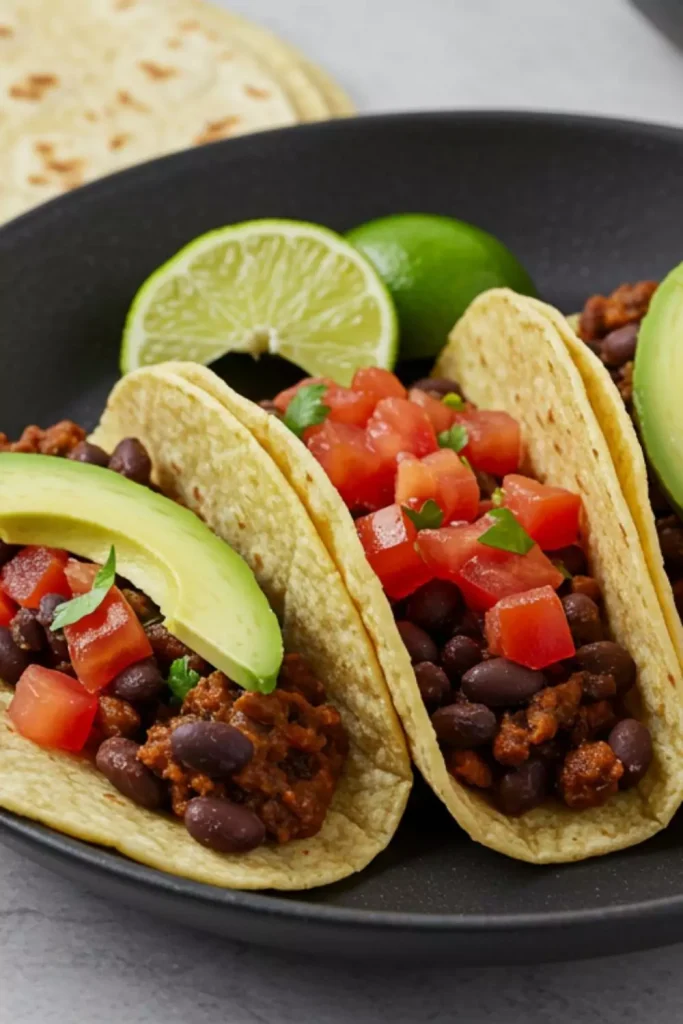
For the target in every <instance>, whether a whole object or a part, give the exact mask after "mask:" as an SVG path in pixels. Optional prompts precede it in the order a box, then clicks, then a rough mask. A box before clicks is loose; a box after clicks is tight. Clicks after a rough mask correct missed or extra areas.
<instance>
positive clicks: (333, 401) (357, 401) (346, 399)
mask: <svg viewBox="0 0 683 1024" xmlns="http://www.w3.org/2000/svg"><path fill="white" fill-rule="evenodd" d="M323 401H324V403H325V405H326V406H327V407H328V408H329V410H330V411H329V414H328V417H327V418H328V419H329V420H331V421H332V422H333V423H349V424H351V425H352V426H354V427H364V426H365V424H366V423H367V422H368V420H369V419H370V416H371V415H372V413H373V412H374V410H375V406H376V405H377V400H376V399H375V397H374V395H369V394H366V393H365V392H363V391H352V390H351V388H343V387H341V386H339V385H338V384H331V385H330V386H329V387H328V389H327V391H326V392H325V394H324V396H323Z"/></svg>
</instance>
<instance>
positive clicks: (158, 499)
mask: <svg viewBox="0 0 683 1024" xmlns="http://www.w3.org/2000/svg"><path fill="white" fill-rule="evenodd" d="M0 539H2V540H4V541H5V542H7V543H9V544H44V545H46V546H49V547H56V548H64V549H65V550H67V551H71V552H73V553H74V554H76V555H80V556H82V557H84V558H89V559H92V560H93V561H95V562H104V561H105V559H106V557H107V554H108V552H109V549H110V547H111V545H112V544H113V545H114V546H115V547H116V561H117V570H118V572H120V573H121V575H122V576H125V577H126V578H127V579H129V580H131V581H132V582H133V583H134V584H135V585H136V586H137V587H139V588H140V589H141V590H143V591H144V592H145V593H146V594H147V595H148V596H149V597H151V598H152V599H153V600H154V601H155V602H156V603H157V604H158V605H159V607H160V608H161V611H162V612H163V614H164V616H165V623H164V624H165V626H166V628H167V629H168V630H169V632H171V633H172V634H173V635H174V636H176V637H178V639H179V640H182V641H183V642H184V643H186V644H187V645H188V646H189V647H191V648H192V650H193V651H196V652H197V654H200V655H201V656H202V657H203V658H205V659H206V660H207V661H208V662H209V663H210V664H211V665H215V666H216V668H217V669H221V670H222V671H223V672H225V674H226V675H227V676H229V677H230V679H233V680H234V681H235V682H236V683H239V685H240V686H243V687H244V688H245V689H247V690H259V691H261V692H262V693H270V692H271V691H272V690H273V689H274V688H275V685H276V682H277V676H278V672H279V670H280V665H281V663H282V635H281V633H280V626H279V624H278V621H277V618H276V616H275V613H274V612H273V610H272V609H271V607H270V605H269V604H268V601H267V600H266V597H265V595H264V594H263V593H262V591H261V590H260V589H259V586H258V584H257V582H256V579H255V577H254V575H253V573H252V571H251V569H250V568H249V566H248V565H247V563H246V562H245V561H244V560H243V559H242V558H241V557H240V556H239V555H238V554H237V553H236V552H235V551H233V550H232V548H230V547H229V546H228V545H227V544H225V543H224V542H223V541H222V540H219V539H218V537H216V536H215V535H214V534H213V533H212V532H211V530H209V528H208V527H207V526H206V525H205V524H204V523H203V522H202V521H201V520H200V519H198V518H197V516H196V515H195V514H194V513H193V512H190V511H189V509H186V508H183V507H182V506H180V505H178V504H176V503H175V502H173V501H171V500H170V499H169V498H165V497H163V495H161V494H156V493H155V492H154V491H151V490H150V489H149V488H148V487H142V486H141V485H140V484H135V483H133V482H132V481H130V480H127V479H125V477H122V476H119V475H118V474H117V473H113V472H112V471H111V470H109V469H102V468H100V467H98V466H90V465H86V464H84V463H81V462H73V461H70V460H69V459H59V458H55V457H54V456H49V455H23V454H18V453H2V454H0Z"/></svg>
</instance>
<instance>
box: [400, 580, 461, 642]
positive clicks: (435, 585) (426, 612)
mask: <svg viewBox="0 0 683 1024" xmlns="http://www.w3.org/2000/svg"><path fill="white" fill-rule="evenodd" d="M461 611H462V597H461V595H460V591H459V590H458V588H457V587H456V585H455V583H450V582H449V581H448V580H430V581H429V583H425V584H424V586H422V587H420V588H419V589H418V590H416V591H415V593H413V594H411V595H410V597H409V598H408V600H407V601H406V611H405V617H406V619H408V620H409V621H410V622H414V623H415V625H416V626H420V628H421V629H424V630H425V631H426V632H427V633H429V635H430V636H432V637H433V636H435V635H437V636H448V634H449V633H450V631H451V630H452V628H453V626H454V625H455V623H456V621H457V619H458V616H459V615H460V613H461Z"/></svg>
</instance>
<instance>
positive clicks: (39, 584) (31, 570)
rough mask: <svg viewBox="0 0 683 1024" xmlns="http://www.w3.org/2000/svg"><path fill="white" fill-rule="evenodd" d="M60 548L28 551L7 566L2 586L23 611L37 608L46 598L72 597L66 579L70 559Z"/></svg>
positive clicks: (1, 576) (0, 579) (42, 548)
mask: <svg viewBox="0 0 683 1024" xmlns="http://www.w3.org/2000/svg"><path fill="white" fill-rule="evenodd" d="M68 557H69V556H68V554H67V552H66V551H60V550H58V549H57V548H45V547H25V548H22V549H21V551H20V552H19V553H18V554H16V555H15V556H14V558H12V559H10V561H9V562H7V564H6V565H5V566H3V569H2V573H0V586H1V587H2V589H3V591H4V592H5V594H7V596H8V597H11V598H12V600H13V601H16V602H17V604H20V605H21V606H22V608H37V607H38V605H39V604H40V599H41V597H44V596H45V594H61V595H62V597H71V591H70V590H69V584H68V583H67V581H66V576H65V575H64V566H65V565H66V560H67V558H68Z"/></svg>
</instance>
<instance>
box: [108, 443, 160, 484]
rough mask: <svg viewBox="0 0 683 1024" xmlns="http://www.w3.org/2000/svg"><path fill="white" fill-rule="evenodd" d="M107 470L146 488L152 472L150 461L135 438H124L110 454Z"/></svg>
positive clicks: (145, 450)
mask: <svg viewBox="0 0 683 1024" xmlns="http://www.w3.org/2000/svg"><path fill="white" fill-rule="evenodd" d="M109 468H110V469H111V470H113V471H114V473H120V475H121V476H125V477H127V478H128V479H129V480H134V481H135V483H136V484H144V485H145V486H147V485H148V484H149V478H150V475H151V472H152V460H151V459H150V457H149V455H148V454H147V449H146V448H145V446H144V445H143V444H142V443H141V442H140V441H138V439H137V438H136V437H124V439H123V440H122V441H119V443H118V444H117V446H116V448H115V449H114V451H113V452H112V454H111V458H110V459H109Z"/></svg>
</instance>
